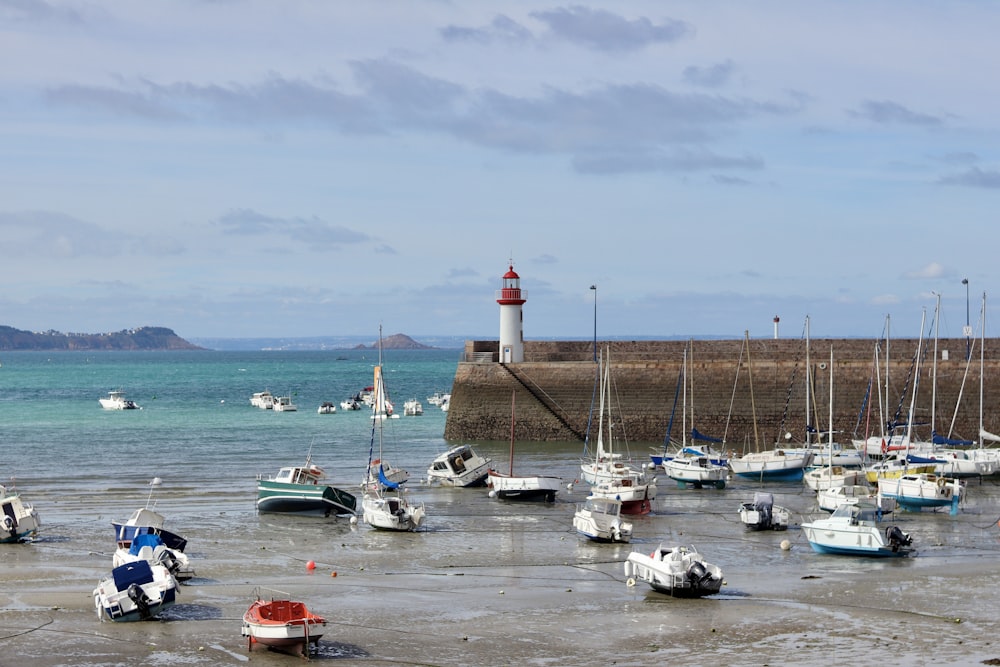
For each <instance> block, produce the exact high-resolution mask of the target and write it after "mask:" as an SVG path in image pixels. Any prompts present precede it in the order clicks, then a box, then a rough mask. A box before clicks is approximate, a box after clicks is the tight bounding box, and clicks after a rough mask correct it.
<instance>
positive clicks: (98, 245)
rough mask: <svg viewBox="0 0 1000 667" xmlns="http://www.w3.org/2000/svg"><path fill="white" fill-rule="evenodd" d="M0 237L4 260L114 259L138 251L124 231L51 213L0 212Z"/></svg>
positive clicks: (135, 238)
mask: <svg viewBox="0 0 1000 667" xmlns="http://www.w3.org/2000/svg"><path fill="white" fill-rule="evenodd" d="M0 237H2V238H3V240H4V252H5V253H7V256H8V257H45V258H57V259H72V258H79V257H102V258H109V257H117V256H119V255H123V254H128V253H131V252H136V251H139V250H141V248H142V246H143V242H142V240H141V239H140V238H139V237H138V236H135V235H132V234H130V233H129V232H128V231H123V230H120V229H117V230H114V231H108V230H106V229H104V228H102V227H100V226H98V225H95V224H94V223H92V222H87V221H85V220H81V219H79V218H76V217H73V216H70V215H65V214H63V213H56V212H52V211H16V212H15V211H0Z"/></svg>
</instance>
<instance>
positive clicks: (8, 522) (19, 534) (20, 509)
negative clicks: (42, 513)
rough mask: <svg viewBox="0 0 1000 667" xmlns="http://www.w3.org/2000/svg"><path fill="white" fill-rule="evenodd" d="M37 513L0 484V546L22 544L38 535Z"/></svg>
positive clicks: (11, 490) (39, 522) (15, 493)
mask: <svg viewBox="0 0 1000 667" xmlns="http://www.w3.org/2000/svg"><path fill="white" fill-rule="evenodd" d="M40 527H41V521H40V520H39V518H38V512H37V511H36V510H35V508H34V507H32V506H31V505H30V504H28V503H25V502H24V501H23V500H21V495H20V494H19V493H17V491H16V490H14V489H8V488H7V487H6V486H3V485H2V484H0V544H10V543H14V542H24V541H25V540H28V539H30V538H32V537H35V535H37V534H38V529H39V528H40Z"/></svg>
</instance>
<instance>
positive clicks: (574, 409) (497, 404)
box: [444, 338, 1000, 452]
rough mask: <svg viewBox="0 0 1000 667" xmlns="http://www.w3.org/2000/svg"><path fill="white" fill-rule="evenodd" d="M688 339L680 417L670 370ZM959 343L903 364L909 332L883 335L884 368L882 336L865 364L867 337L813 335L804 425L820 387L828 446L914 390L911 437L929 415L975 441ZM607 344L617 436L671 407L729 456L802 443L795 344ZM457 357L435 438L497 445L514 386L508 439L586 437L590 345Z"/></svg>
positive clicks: (987, 412)
mask: <svg viewBox="0 0 1000 667" xmlns="http://www.w3.org/2000/svg"><path fill="white" fill-rule="evenodd" d="M689 344H690V347H689V352H688V372H687V384H688V389H687V400H686V406H687V418H686V420H685V417H684V414H683V412H684V410H683V409H682V407H683V406H684V404H685V401H684V396H683V394H680V395H679V394H678V386H679V385H678V378H679V377H680V372H681V368H682V365H683V360H684V348H685V346H687V345H689ZM971 344H972V350H971V355H970V360H969V361H967V360H966V350H967V347H966V346H967V341H966V339H964V338H961V339H943V340H938V342H937V348H936V349H937V353H936V355H935V344H934V341H933V340H931V341H927V340H925V341H923V343H922V347H921V354H920V363H919V367H915V364H914V361H915V358H916V356H917V354H916V353H917V346H918V341H917V340H916V339H899V340H890V341H889V350H888V366H887V364H886V344H885V342H884V341H882V342H881V344H880V349H879V353H878V357H877V358H876V354H875V348H876V342H875V341H874V340H871V339H813V340H812V341H811V342H810V345H809V364H808V365H809V367H810V372H809V374H808V375H809V377H810V379H811V389H810V390H809V392H808V393H809V404H810V407H809V411H808V414H809V415H810V416H809V417H808V423H809V424H810V425H811V426H813V427H815V428H816V429H817V430H819V431H826V430H827V428H828V425H829V424H830V404H831V397H830V386H831V382H832V384H833V397H832V404H833V418H832V423H833V430H834V431H835V432H836V433H835V436H834V439H835V441H838V442H847V441H849V440H850V439H851V438H861V437H864V436H865V435H866V434H879V433H881V429H880V424H881V422H882V420H883V417H882V416H881V415H885V417H884V419H886V420H893V419H894V418H895V419H896V421H897V422H905V420H906V417H907V414H908V412H909V408H910V400H911V397H912V396H913V392H914V389H916V400H915V403H914V431H913V433H914V438H915V439H930V437H931V424H932V412H933V425H934V430H935V431H936V432H937V433H939V434H942V435H948V434H949V433H950V434H951V437H953V438H964V439H969V440H976V441H977V442H978V439H979V438H978V434H979V423H980V421H979V420H980V417H979V415H980V398H979V396H980V391H979V387H980V375H981V372H980V341H979V340H976V339H973V340H972V341H971ZM607 348H610V353H609V358H610V360H611V376H612V387H611V397H612V401H613V406H614V412H615V414H616V416H617V421H618V422H619V423H620V424H621V427H622V432H623V433H624V436H625V437H626V438H627V439H628V440H629V441H634V442H642V443H662V442H663V441H664V438H665V436H666V434H667V429H668V426H669V425H670V423H671V414H672V413H673V426H672V427H671V430H670V432H671V437H672V439H673V440H675V441H680V439H681V437H682V433H683V432H684V430H685V427H686V430H687V431H688V432H690V430H691V428H692V426H693V427H694V428H696V429H697V430H698V431H699V432H700V433H703V434H705V435H710V436H713V437H717V438H724V439H725V443H726V445H725V446H726V448H727V449H731V450H735V451H737V452H739V451H747V450H756V449H767V448H770V447H772V446H774V445H775V443H786V442H788V443H801V442H802V441H803V440H804V438H805V434H806V424H807V408H806V395H807V392H806V377H807V373H806V345H805V342H804V341H803V340H792V339H760V340H753V339H751V340H749V341H746V340H708V341H697V340H696V341H691V342H690V343H689V342H688V341H613V342H610V343H605V342H601V341H598V350H599V351H600V350H603V349H607ZM998 348H1000V345H998V341H997V339H986V342H985V346H984V347H983V349H984V351H985V354H984V355H983V366H982V368H983V371H982V376H983V403H984V406H983V427H984V428H985V430H987V431H990V432H993V433H998V432H1000V412H998V411H997V410H996V406H997V403H998V401H1000V373H998V370H1000V351H998ZM831 350H832V358H833V362H832V368H831V366H830V359H831ZM463 358H464V361H461V362H460V363H459V364H458V368H457V370H456V372H455V380H454V384H453V386H452V397H451V404H450V407H449V412H448V419H447V424H446V426H445V434H444V435H445V438H446V439H448V440H456V441H457V440H472V441H483V440H500V441H503V440H507V439H508V438H509V437H510V429H511V396H512V394H515V393H516V402H515V405H516V419H515V433H514V436H515V438H516V439H518V440H523V441H572V440H576V439H581V438H582V437H583V435H584V434H585V433H586V432H587V425H588V420H589V419H590V416H591V406H592V405H593V406H595V410H596V393H595V386H596V382H595V381H596V377H597V373H596V364H595V363H594V361H593V358H594V349H593V343H592V342H586V341H562V342H559V341H537V342H536V341H526V342H525V360H524V362H521V363H516V364H500V363H498V361H497V358H498V354H497V342H496V341H469V342H467V343H466V348H465V353H464V357H463ZM935 358H936V359H937V362H936V364H935ZM876 361H877V363H876ZM935 366H936V378H937V380H936V383H935V381H934V377H935ZM831 371H832V372H831ZM886 378H888V390H887V389H886V384H887V382H886ZM675 396H676V397H677V398H676V407H675ZM786 434H791V437H790V438H788V437H786ZM617 437H618V439H619V440H620V439H621V437H622V433H618V434H617ZM814 440H815V436H814ZM987 444H989V443H987Z"/></svg>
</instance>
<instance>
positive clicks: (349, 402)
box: [340, 398, 364, 411]
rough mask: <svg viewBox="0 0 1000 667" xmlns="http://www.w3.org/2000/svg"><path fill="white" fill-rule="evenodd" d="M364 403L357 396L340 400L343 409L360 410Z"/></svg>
mask: <svg viewBox="0 0 1000 667" xmlns="http://www.w3.org/2000/svg"><path fill="white" fill-rule="evenodd" d="M362 405H364V403H363V402H362V401H361V400H359V399H357V398H347V399H344V400H343V401H341V402H340V409H341V410H347V411H350V410H360V409H361V406H362Z"/></svg>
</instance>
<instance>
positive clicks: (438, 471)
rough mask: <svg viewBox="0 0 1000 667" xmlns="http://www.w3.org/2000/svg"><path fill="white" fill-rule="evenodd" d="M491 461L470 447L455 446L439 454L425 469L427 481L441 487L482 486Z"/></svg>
mask: <svg viewBox="0 0 1000 667" xmlns="http://www.w3.org/2000/svg"><path fill="white" fill-rule="evenodd" d="M492 462H493V460H492V459H490V458H487V457H483V456H480V455H479V454H477V453H476V450H474V449H473V448H472V446H471V445H457V446H455V447H452V448H451V449H449V450H448V451H446V452H444V453H443V454H439V455H438V456H437V457H436V458H435V459H434V461H432V462H431V466H430V468H428V469H427V479H428V481H430V482H437V483H438V484H441V485H443V486H460V487H469V486H484V485H485V484H486V477H487V475H488V474H489V470H490V463H492Z"/></svg>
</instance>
